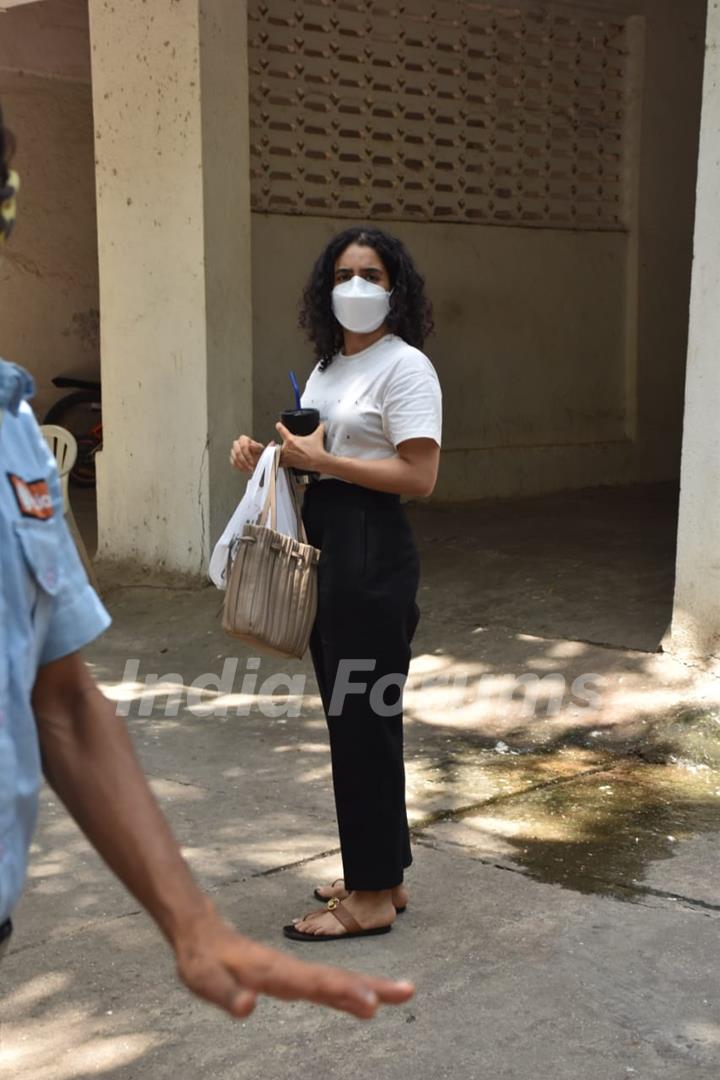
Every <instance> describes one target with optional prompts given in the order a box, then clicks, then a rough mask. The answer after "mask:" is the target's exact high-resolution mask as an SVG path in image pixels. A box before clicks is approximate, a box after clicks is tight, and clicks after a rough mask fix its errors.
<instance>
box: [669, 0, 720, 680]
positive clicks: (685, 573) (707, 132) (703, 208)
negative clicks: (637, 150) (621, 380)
mask: <svg viewBox="0 0 720 1080" xmlns="http://www.w3.org/2000/svg"><path fill="white" fill-rule="evenodd" d="M706 46H707V47H706V53H705V76H704V86H703V106H702V122H701V131H700V157H699V169H698V186H697V209H696V218H695V256H694V263H693V275H692V293H691V302H690V335H689V343H688V366H687V377H686V390H685V420H684V430H683V451H682V474H681V491H680V522H679V529H678V553H677V579H676V586H675V606H674V612H673V623H672V631H671V635H670V642H669V648H670V649H672V650H673V651H675V652H677V653H679V654H684V655H686V656H688V657H700V658H705V659H708V660H720V359H719V358H718V349H719V348H720V302H719V298H720V215H719V214H718V207H720V3H719V2H718V0H710V4H709V8H708V25H707V41H706Z"/></svg>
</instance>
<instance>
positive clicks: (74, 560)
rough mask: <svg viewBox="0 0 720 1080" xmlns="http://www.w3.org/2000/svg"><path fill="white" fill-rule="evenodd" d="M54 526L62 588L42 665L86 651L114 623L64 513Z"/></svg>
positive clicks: (52, 615)
mask: <svg viewBox="0 0 720 1080" xmlns="http://www.w3.org/2000/svg"><path fill="white" fill-rule="evenodd" d="M55 524H56V530H57V537H58V548H59V551H58V562H59V578H58V580H59V582H60V585H59V588H58V591H57V592H56V594H55V596H54V597H53V607H52V613H51V616H50V623H49V625H48V629H47V634H46V635H45V640H44V642H43V645H42V648H41V651H40V664H41V665H43V664H49V663H51V662H52V661H53V660H60V659H61V658H62V657H63V656H69V655H70V653H74V652H77V651H78V649H84V648H85V646H86V645H89V644H90V642H91V641H94V640H95V638H97V637H99V636H100V634H102V633H103V632H104V631H105V630H107V628H108V626H109V625H110V622H111V619H110V616H109V615H108V613H107V611H106V610H105V607H104V606H103V604H102V603H101V602H100V599H99V597H98V595H97V593H96V592H95V590H94V589H93V587H92V585H90V582H89V581H88V579H87V575H86V573H85V569H84V567H83V565H82V562H81V561H80V556H79V555H78V551H77V548H76V547H75V542H74V541H73V538H72V536H71V535H70V532H69V530H68V527H67V525H66V523H65V518H64V517H63V516H62V511H61V513H60V516H59V517H58V519H57V521H56V523H55Z"/></svg>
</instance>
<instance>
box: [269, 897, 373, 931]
mask: <svg viewBox="0 0 720 1080" xmlns="http://www.w3.org/2000/svg"><path fill="white" fill-rule="evenodd" d="M326 910H327V911H331V912H332V913H333V915H334V916H335V918H336V919H337V921H338V922H339V923H341V924H342V925H343V926H344V927H345V930H346V931H347V933H345V934H308V933H306V932H305V931H304V930H298V929H297V928H296V927H295V923H289V924H288V925H287V926H283V934H284V935H285V937H286V938H290V939H291V940H292V941H342V940H343V939H345V938H357V937H373V936H376V935H377V934H389V933H390V931H391V930H392V923H391V924H390V925H389V926H377V927H375V928H373V929H372V930H363V928H362V926H361V925H360V923H359V922H358V921H357V919H356V918H355V916H354V915H351V914H350V912H349V911H348V910H347V909H346V908H344V907H343V906H342V900H338V898H337V897H336V896H333V897H332V899H330V900H328V902H327V908H326ZM307 917H308V916H307V915H305V916H303V918H305V919H307Z"/></svg>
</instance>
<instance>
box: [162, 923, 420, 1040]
mask: <svg viewBox="0 0 720 1080" xmlns="http://www.w3.org/2000/svg"><path fill="white" fill-rule="evenodd" d="M174 947H175V956H176V960H177V967H178V973H179V975H180V978H181V979H182V981H183V982H184V983H185V985H186V986H187V987H188V988H189V989H190V990H192V992H193V993H194V994H197V995H198V997H201V998H205V1000H206V1001H210V1002H212V1003H213V1004H214V1005H217V1006H219V1008H221V1009H224V1010H225V1011H226V1012H228V1013H230V1015H231V1016H235V1017H245V1016H248V1015H249V1014H250V1013H251V1012H252V1010H253V1009H254V1008H255V1003H256V1001H257V996H258V994H268V995H269V996H270V997H276V998H280V999H281V1000H283V1001H295V1000H298V999H303V1000H306V1001H312V1002H314V1003H315V1004H316V1005H329V1006H330V1007H331V1008H333V1009H341V1010H342V1011H343V1012H348V1013H351V1014H352V1015H353V1016H357V1017H359V1018H361V1019H365V1020H369V1019H370V1018H371V1017H373V1016H374V1015H375V1013H376V1011H377V1008H378V1006H379V1005H401V1004H402V1003H403V1002H405V1001H408V1000H409V999H410V998H411V997H412V996H413V994H414V992H415V991H414V988H413V986H412V984H411V983H408V982H393V981H392V980H390V979H380V978H374V977H372V976H370V975H359V974H355V973H353V972H349V971H343V970H341V969H340V968H335V967H329V966H326V965H324V964H308V963H306V962H305V961H303V960H299V959H297V958H296V957H294V956H289V955H287V954H286V953H282V952H279V951H278V950H277V949H271V948H269V947H268V946H266V945H260V944H258V943H257V942H255V941H252V940H250V938H246V937H243V936H242V935H240V934H238V933H236V932H235V931H234V930H233V928H232V927H231V926H229V925H228V924H227V923H226V922H224V921H223V920H222V919H221V918H220V916H219V915H218V914H217V913H216V912H215V911H214V910H213V909H211V908H209V909H208V911H207V912H206V913H205V914H204V915H203V916H201V917H199V918H196V919H194V920H193V921H192V923H191V924H190V925H189V926H187V927H184V928H183V929H182V930H180V931H179V933H178V936H177V939H176V941H175V946H174Z"/></svg>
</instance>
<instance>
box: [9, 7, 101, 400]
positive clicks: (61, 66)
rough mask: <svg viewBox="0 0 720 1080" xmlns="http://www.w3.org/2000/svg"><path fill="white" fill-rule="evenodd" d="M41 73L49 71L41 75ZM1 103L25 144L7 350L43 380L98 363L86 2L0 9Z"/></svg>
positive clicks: (44, 383) (45, 395)
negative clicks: (4, 11) (2, 11)
mask: <svg viewBox="0 0 720 1080" xmlns="http://www.w3.org/2000/svg"><path fill="white" fill-rule="evenodd" d="M39 73H40V74H39ZM0 101H2V105H3V110H4V113H5V121H6V123H7V125H8V126H9V127H10V128H11V129H12V130H13V131H14V132H15V135H16V137H17V141H18V151H17V157H16V165H17V168H18V171H19V172H20V176H21V182H22V191H21V195H20V199H19V203H18V210H19V219H18V226H17V229H16V230H15V233H14V235H13V240H12V244H10V245H9V246H8V247H7V249H6V251H5V253H4V256H3V259H2V260H1V261H0V288H2V311H3V318H2V334H1V336H0V353H2V355H3V356H5V357H7V358H8V359H12V360H16V361H17V362H18V363H21V364H23V365H24V366H25V367H27V368H28V369H29V370H30V371H31V372H32V373H33V375H34V376H35V379H36V382H37V389H38V393H37V397H36V399H35V402H34V404H35V408H36V411H37V412H38V414H39V415H40V416H42V415H43V414H44V413H45V411H46V409H47V408H48V406H49V405H50V404H51V403H52V401H54V400H55V399H56V398H57V397H58V396H59V392H58V391H57V390H55V388H54V387H53V386H52V385H51V382H50V380H51V378H52V376H53V375H56V374H57V373H58V372H61V371H67V370H85V371H93V370H96V369H97V365H98V357H99V345H98V279H97V238H96V224H95V176H94V157H93V125H92V101H91V92H90V85H89V39H88V30H87V13H86V5H85V4H84V3H82V2H81V0H45V2H44V3H39V4H31V5H28V6H27V7H19V8H16V9H14V10H12V11H10V12H7V13H6V14H2V15H0Z"/></svg>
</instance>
